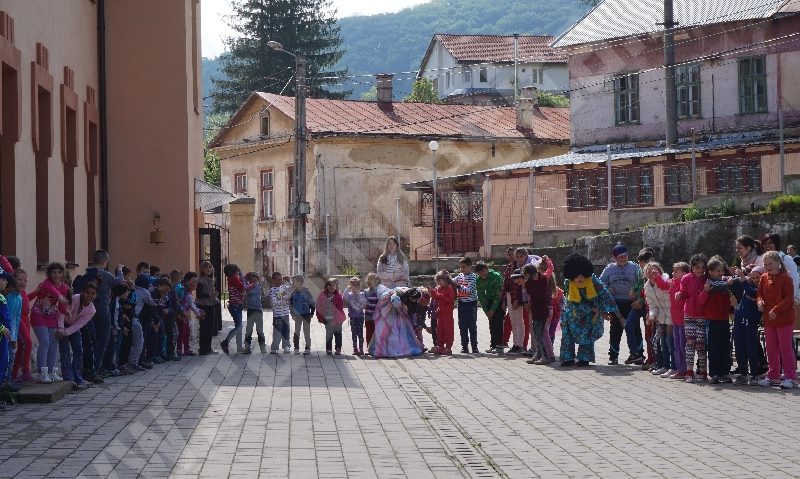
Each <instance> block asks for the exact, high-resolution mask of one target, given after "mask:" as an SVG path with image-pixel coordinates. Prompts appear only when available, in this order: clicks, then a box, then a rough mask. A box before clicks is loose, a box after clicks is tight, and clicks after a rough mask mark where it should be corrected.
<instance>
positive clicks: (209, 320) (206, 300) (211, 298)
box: [195, 261, 219, 355]
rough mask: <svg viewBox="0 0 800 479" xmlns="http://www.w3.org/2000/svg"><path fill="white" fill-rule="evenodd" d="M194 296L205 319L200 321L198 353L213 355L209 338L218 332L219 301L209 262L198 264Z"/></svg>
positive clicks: (212, 267) (212, 269)
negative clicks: (195, 295) (198, 272)
mask: <svg viewBox="0 0 800 479" xmlns="http://www.w3.org/2000/svg"><path fill="white" fill-rule="evenodd" d="M196 294H197V299H196V300H195V304H196V305H197V306H199V307H200V309H201V310H203V313H205V317H204V318H203V319H202V320H201V321H200V341H199V349H200V351H199V353H200V354H201V355H207V354H213V353H214V351H213V350H212V349H211V336H213V335H214V334H216V333H217V332H218V331H217V315H216V310H217V307H216V305H217V303H218V302H219V299H218V294H217V290H216V287H215V281H214V266H213V265H212V264H211V263H210V262H209V261H203V262H202V263H200V274H199V275H198V278H197V293H196Z"/></svg>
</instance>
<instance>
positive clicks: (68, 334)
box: [58, 281, 97, 389]
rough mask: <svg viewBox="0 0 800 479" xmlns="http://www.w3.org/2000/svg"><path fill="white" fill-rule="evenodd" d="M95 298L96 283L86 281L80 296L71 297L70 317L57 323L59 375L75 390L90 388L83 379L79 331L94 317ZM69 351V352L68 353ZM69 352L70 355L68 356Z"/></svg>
mask: <svg viewBox="0 0 800 479" xmlns="http://www.w3.org/2000/svg"><path fill="white" fill-rule="evenodd" d="M95 297H97V283H95V282H93V281H88V282H85V283H83V288H82V291H81V293H80V294H76V295H74V296H73V297H72V302H71V303H70V315H69V316H67V317H63V316H62V318H64V319H62V320H60V321H59V322H60V323H61V324H59V332H58V336H59V337H60V341H59V343H60V344H59V349H60V350H61V373H62V374H63V375H64V380H65V381H72V382H74V383H75V386H74V387H75V388H77V389H86V388H88V387H89V386H90V384H89V382H87V381H86V380H85V379H84V378H83V374H82V373H81V366H82V364H83V342H82V340H81V333H80V330H81V328H83V327H84V326H86V324H87V323H88V322H89V321H91V319H92V318H93V317H94V315H95V312H96V310H95V307H94V303H93V302H94V299H95ZM70 350H71V351H70ZM70 352H71V354H70Z"/></svg>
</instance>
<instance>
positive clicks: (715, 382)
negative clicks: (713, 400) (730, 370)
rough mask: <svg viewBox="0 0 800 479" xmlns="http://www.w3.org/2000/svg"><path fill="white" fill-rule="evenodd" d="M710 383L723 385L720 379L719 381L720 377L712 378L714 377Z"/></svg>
mask: <svg viewBox="0 0 800 479" xmlns="http://www.w3.org/2000/svg"><path fill="white" fill-rule="evenodd" d="M709 382H710V383H711V384H719V383H721V382H722V381H720V379H719V376H712V377H711V381H709Z"/></svg>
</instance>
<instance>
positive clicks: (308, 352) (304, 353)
mask: <svg viewBox="0 0 800 479" xmlns="http://www.w3.org/2000/svg"><path fill="white" fill-rule="evenodd" d="M309 354H311V348H306V350H305V351H303V356H308V355H309Z"/></svg>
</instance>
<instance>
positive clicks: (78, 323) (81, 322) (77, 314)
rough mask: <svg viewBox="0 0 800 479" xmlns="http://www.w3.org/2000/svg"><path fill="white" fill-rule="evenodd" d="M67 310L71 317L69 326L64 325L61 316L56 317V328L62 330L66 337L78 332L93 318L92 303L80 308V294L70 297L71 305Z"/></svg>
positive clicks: (64, 322)
mask: <svg viewBox="0 0 800 479" xmlns="http://www.w3.org/2000/svg"><path fill="white" fill-rule="evenodd" d="M69 310H70V313H71V315H72V317H71V318H70V322H69V324H66V321H65V317H64V315H63V314H60V315H58V328H59V329H62V328H64V334H65V335H66V336H69V335H71V334H73V333H77V332H78V331H80V330H81V328H82V327H84V326H85V325H86V323H88V322H89V321H90V320H91V319H92V318H93V317H94V313H95V309H94V304H92V303H89V306H84V307H81V295H80V294H76V295H74V296H72V304H70V305H69ZM65 326H66V327H65Z"/></svg>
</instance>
